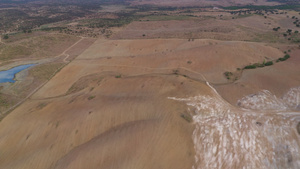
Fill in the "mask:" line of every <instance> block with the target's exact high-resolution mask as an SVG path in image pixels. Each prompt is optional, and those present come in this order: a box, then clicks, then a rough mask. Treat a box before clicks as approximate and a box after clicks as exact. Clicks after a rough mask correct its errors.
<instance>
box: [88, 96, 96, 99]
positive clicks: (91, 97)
mask: <svg viewBox="0 0 300 169" xmlns="http://www.w3.org/2000/svg"><path fill="white" fill-rule="evenodd" d="M95 97H96V96H90V97H88V100H92V99H94V98H95Z"/></svg>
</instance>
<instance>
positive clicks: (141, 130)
mask: <svg viewBox="0 0 300 169" xmlns="http://www.w3.org/2000/svg"><path fill="white" fill-rule="evenodd" d="M258 51H259V52H258ZM295 52H296V51H295ZM282 55H283V53H282V52H281V51H280V50H278V49H276V48H273V47H270V46H268V45H266V44H262V43H249V42H237V41H232V42H226V41H216V40H194V41H188V40H186V39H152V40H151V39H150V40H149V39H148V40H147V39H146V40H103V39H99V40H97V41H96V42H95V43H94V44H93V45H92V46H90V47H89V48H88V49H87V50H85V51H84V52H83V53H82V54H81V55H79V56H78V57H77V58H76V59H75V60H73V61H72V62H71V63H69V64H68V65H67V66H66V67H64V68H63V69H62V70H61V71H60V72H58V73H57V74H56V75H55V76H54V77H53V78H52V79H51V80H50V81H49V82H48V83H47V84H45V85H44V86H43V87H42V88H41V89H40V90H39V91H38V92H36V93H35V94H34V95H33V96H31V97H30V98H29V99H28V100H27V101H26V102H24V103H23V104H22V105H20V106H19V107H18V108H16V109H15V110H14V111H13V112H11V113H10V114H9V115H8V116H7V117H6V118H4V120H3V121H2V122H1V123H0V135H1V136H2V137H1V139H0V147H1V149H2V153H1V156H2V157H3V158H0V159H1V161H0V165H1V168H11V169H13V168H57V169H58V168H64V169H65V168H70V169H75V168H78V169H79V168H99V167H100V168H149V169H150V168H174V169H176V168H178V169H182V168H192V167H194V168H223V167H225V168H227V167H229V168H242V167H243V166H248V167H250V168H251V167H252V168H254V167H255V168H260V167H261V168H264V167H267V168H269V167H271V168H272V167H274V166H279V167H280V166H281V167H285V166H289V165H290V166H295V167H297V166H299V161H300V157H299V155H298V154H297V153H296V151H297V150H298V148H299V141H298V140H299V139H298V140H297V138H299V135H298V134H297V131H296V129H295V128H294V127H293V126H294V125H296V120H295V119H294V120H291V119H293V117H295V116H292V115H290V116H291V117H290V116H288V115H287V116H286V117H285V121H283V120H280V117H281V116H284V115H279V114H278V113H275V114H273V115H272V114H266V115H264V116H262V114H263V113H264V112H263V113H258V112H259V111H258V110H255V109H254V110H251V109H249V110H247V111H245V110H244V109H240V108H236V107H234V106H232V105H230V104H229V103H227V102H226V101H225V100H223V98H222V97H221V96H224V97H225V98H226V94H224V95H223V94H222V92H220V93H221V96H219V95H218V93H216V91H215V90H214V89H213V88H212V86H211V85H209V83H207V82H211V83H214V84H223V83H227V79H226V78H225V77H224V75H223V72H225V71H233V70H236V68H238V67H243V66H245V65H248V64H249V63H253V62H257V61H263V60H264V59H266V56H268V58H269V59H276V58H278V57H281V56H282ZM292 57H294V58H297V54H296V53H295V54H294V53H293V54H292ZM298 61H299V59H294V60H291V61H290V62H291V63H292V64H296V63H295V62H298ZM290 62H282V63H278V64H276V65H275V66H274V67H272V69H281V68H282V65H286V64H289V63H290ZM277 67H278V68H277ZM287 67H289V68H290V70H289V71H291V72H295V76H297V74H298V73H297V70H298V69H297V68H296V67H291V66H289V65H287ZM261 70H262V71H266V70H268V69H266V68H261ZM249 73H252V74H255V73H256V74H258V73H260V72H255V70H254V71H253V70H249V71H248V70H247V71H244V72H243V74H242V76H241V78H240V80H239V81H243V79H244V78H247V76H249ZM244 74H245V75H244ZM266 76H270V78H272V76H273V74H270V75H268V74H267V75H266ZM297 78H299V77H298V76H297ZM273 79H276V77H274V78H273ZM291 79H292V80H291ZM284 80H285V82H286V83H288V84H289V85H286V86H283V87H284V89H283V90H284V91H287V90H288V89H289V88H290V87H291V86H293V85H299V79H298V80H297V79H293V77H292V76H291V78H290V79H289V78H286V79H284ZM239 81H237V82H236V83H239ZM249 81H250V82H251V83H254V84H256V85H257V87H256V88H254V90H251V91H253V92H258V91H259V90H261V89H265V88H269V87H271V86H276V84H275V85H274V84H269V83H266V84H265V85H264V86H259V85H258V84H259V82H257V83H255V82H254V80H252V79H250V78H249ZM250 82H249V84H250ZM293 82H295V83H293ZM245 83H246V82H245ZM228 85H233V84H228ZM279 85H280V84H279ZM278 87H282V86H278ZM217 89H218V88H217ZM218 90H219V89H218ZM223 91H224V92H225V93H231V94H232V95H233V96H240V95H242V94H240V91H238V90H235V89H234V88H230V87H227V88H226V89H224V90H223ZM245 91H246V92H244V91H242V93H243V94H246V93H247V92H249V90H245ZM240 99H241V98H240ZM268 101H272V100H271V99H269V100H268ZM186 104H187V105H188V106H187V105H186ZM261 104H264V102H261ZM242 106H244V107H245V108H247V104H246V103H245V102H243V104H242ZM274 111H275V110H274ZM282 111H283V110H282ZM251 112H252V113H251ZM296 117H297V116H296ZM268 118H269V120H272V122H270V123H271V124H272V125H271V124H269V123H265V124H262V123H263V122H264V120H266V119H268ZM237 122H239V124H240V125H241V126H238V124H237ZM287 122H288V125H287ZM282 123H285V126H286V127H285V128H284V130H280V131H277V130H275V129H276V127H278V126H280V125H282ZM262 125H263V126H262ZM25 126H26V127H25ZM205 126H206V127H205ZM220 126H224V127H223V128H221V129H220ZM260 126H262V128H263V129H264V130H260V128H259V127H260ZM203 127H205V128H203ZM271 130H275V131H276V132H275V133H277V134H282V133H285V136H284V137H285V138H286V139H285V141H283V140H282V139H280V138H277V137H275V135H274V133H273V134H271V133H272V132H271ZM234 131H237V132H238V133H236V132H234ZM224 132H225V133H226V132H227V134H225V133H224ZM11 133H14V134H11ZM223 133H224V134H223ZM247 133H248V134H247ZM249 133H250V135H249ZM264 134H268V135H269V137H265V136H264ZM239 138H240V139H239ZM224 139H225V140H224ZM269 139H272V140H273V142H270V140H269ZM226 140H231V141H230V142H228V141H226ZM240 140H242V141H241V142H240ZM253 140H256V142H257V143H256V144H255V143H253ZM237 141H238V143H235V144H234V142H237ZM295 141H296V142H295ZM286 144H288V145H286ZM243 146H245V147H243ZM286 146H288V147H287V148H286ZM264 147H266V148H264ZM249 148H251V149H254V150H253V151H251V152H249V153H247V152H248V151H247V150H248V149H249ZM256 151H259V152H261V153H258V154H256V153H255V152H256ZM224 153H225V154H224ZM265 153H266V154H265ZM273 153H275V155H274V154H273ZM226 154H227V155H226ZM230 154H231V155H230ZM256 155H258V156H259V157H261V158H266V159H265V160H264V161H260V160H259V159H256V157H255V156H256ZM286 156H287V157H286ZM290 156H291V157H290ZM239 157H243V158H242V159H240V158H239ZM272 158H277V159H278V161H275V162H274V161H272ZM291 158H292V161H291ZM239 159H240V160H239ZM215 161H217V163H216V162H215ZM295 167H294V168H295ZM292 168H293V167H292Z"/></svg>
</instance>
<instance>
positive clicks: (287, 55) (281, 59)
mask: <svg viewBox="0 0 300 169" xmlns="http://www.w3.org/2000/svg"><path fill="white" fill-rule="evenodd" d="M290 57H291V56H290V55H289V54H286V55H284V57H282V58H279V59H277V60H276V62H279V61H285V60H287V59H288V58H290Z"/></svg>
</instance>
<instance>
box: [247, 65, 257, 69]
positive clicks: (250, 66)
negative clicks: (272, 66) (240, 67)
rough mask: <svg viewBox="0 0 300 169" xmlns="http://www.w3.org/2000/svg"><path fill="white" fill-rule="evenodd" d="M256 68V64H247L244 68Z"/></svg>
mask: <svg viewBox="0 0 300 169" xmlns="http://www.w3.org/2000/svg"><path fill="white" fill-rule="evenodd" d="M255 68H256V65H248V66H245V67H244V69H255Z"/></svg>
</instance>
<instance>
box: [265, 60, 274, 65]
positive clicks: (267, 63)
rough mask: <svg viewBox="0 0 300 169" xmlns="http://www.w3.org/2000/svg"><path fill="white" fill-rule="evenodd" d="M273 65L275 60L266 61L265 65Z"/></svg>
mask: <svg viewBox="0 0 300 169" xmlns="http://www.w3.org/2000/svg"><path fill="white" fill-rule="evenodd" d="M271 65H273V62H272V61H269V62H266V63H265V66H271Z"/></svg>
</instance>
